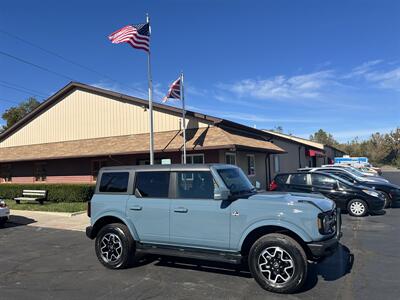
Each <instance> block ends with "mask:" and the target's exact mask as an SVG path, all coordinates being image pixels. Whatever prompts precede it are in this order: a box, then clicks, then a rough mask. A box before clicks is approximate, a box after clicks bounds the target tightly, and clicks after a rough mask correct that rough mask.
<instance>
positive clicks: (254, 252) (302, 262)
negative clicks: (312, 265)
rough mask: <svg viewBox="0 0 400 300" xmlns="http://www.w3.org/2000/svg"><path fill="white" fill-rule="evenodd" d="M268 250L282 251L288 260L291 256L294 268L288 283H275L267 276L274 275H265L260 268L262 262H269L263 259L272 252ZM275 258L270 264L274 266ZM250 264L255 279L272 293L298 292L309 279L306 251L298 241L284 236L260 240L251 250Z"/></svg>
mask: <svg viewBox="0 0 400 300" xmlns="http://www.w3.org/2000/svg"><path fill="white" fill-rule="evenodd" d="M268 249H282V250H283V251H284V252H286V253H285V256H286V258H288V257H287V254H288V255H289V256H290V259H291V264H292V265H293V267H294V268H293V274H292V276H291V277H288V279H287V282H284V283H282V282H275V283H273V282H271V281H270V280H269V279H268V278H267V276H268V277H271V275H272V274H271V273H270V274H266V275H264V274H263V272H262V271H261V268H262V267H261V266H260V261H261V262H267V260H265V259H264V258H263V257H262V254H263V253H266V252H265V251H271V250H268ZM275 256H276V255H275ZM278 256H279V255H278ZM282 256H283V254H281V257H282ZM274 258H275V257H271V259H270V260H269V262H268V264H271V265H274V263H273V259H274ZM248 263H249V269H250V272H251V274H252V276H253V278H254V279H255V280H256V281H257V283H258V284H259V285H260V286H261V287H262V288H263V289H265V290H267V291H270V292H274V293H282V294H288V293H293V292H296V291H298V290H299V289H300V288H301V287H302V286H303V284H304V282H305V280H306V279H307V268H308V263H307V256H306V254H305V252H304V249H303V248H302V247H301V245H300V244H299V243H298V242H297V241H295V240H294V239H292V238H291V237H289V236H287V235H284V234H278V233H272V234H267V235H264V236H262V237H261V238H259V239H258V240H257V241H256V242H255V243H254V244H253V246H252V247H251V249H250V252H249V257H248ZM267 268H268V269H269V268H270V266H267ZM267 272H268V271H267ZM289 272H290V273H291V272H292V271H291V270H289ZM264 273H265V272H264Z"/></svg>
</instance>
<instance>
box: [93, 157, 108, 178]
mask: <svg viewBox="0 0 400 300" xmlns="http://www.w3.org/2000/svg"><path fill="white" fill-rule="evenodd" d="M105 166H107V159H94V160H92V176H93V180H97V175H98V174H99V171H100V169H101V168H102V167H105Z"/></svg>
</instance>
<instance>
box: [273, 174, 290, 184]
mask: <svg viewBox="0 0 400 300" xmlns="http://www.w3.org/2000/svg"><path fill="white" fill-rule="evenodd" d="M288 177H289V174H284V175H277V176H276V177H275V182H276V183H278V184H279V183H281V184H285V183H286V182H287V180H288Z"/></svg>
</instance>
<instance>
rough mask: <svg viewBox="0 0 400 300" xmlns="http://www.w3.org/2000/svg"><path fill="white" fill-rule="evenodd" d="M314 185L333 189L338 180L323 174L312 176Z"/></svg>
mask: <svg viewBox="0 0 400 300" xmlns="http://www.w3.org/2000/svg"><path fill="white" fill-rule="evenodd" d="M311 181H312V185H315V186H320V187H327V188H333V186H334V184H335V183H336V180H335V179H334V178H331V177H328V176H324V175H321V174H311Z"/></svg>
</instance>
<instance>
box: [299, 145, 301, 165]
mask: <svg viewBox="0 0 400 300" xmlns="http://www.w3.org/2000/svg"><path fill="white" fill-rule="evenodd" d="M299 168H301V146H299Z"/></svg>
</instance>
